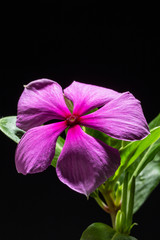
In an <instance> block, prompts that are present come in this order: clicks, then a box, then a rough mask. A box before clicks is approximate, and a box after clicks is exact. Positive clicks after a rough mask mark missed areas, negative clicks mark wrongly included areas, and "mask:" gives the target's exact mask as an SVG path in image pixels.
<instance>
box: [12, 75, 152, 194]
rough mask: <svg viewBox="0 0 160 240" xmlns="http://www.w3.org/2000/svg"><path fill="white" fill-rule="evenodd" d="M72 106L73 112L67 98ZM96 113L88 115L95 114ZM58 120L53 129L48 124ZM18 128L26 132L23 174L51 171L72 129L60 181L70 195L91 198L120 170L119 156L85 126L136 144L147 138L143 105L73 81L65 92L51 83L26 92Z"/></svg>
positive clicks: (20, 162)
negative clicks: (62, 140)
mask: <svg viewBox="0 0 160 240" xmlns="http://www.w3.org/2000/svg"><path fill="white" fill-rule="evenodd" d="M64 97H65V98H66V99H68V100H70V101H71V102H72V103H73V112H72V111H70V110H69V108H68V107H67V105H66V102H65V98H64ZM95 108H98V109H97V110H96V111H94V112H92V113H89V111H91V110H92V109H95ZM50 120H57V122H55V123H50V124H46V125H43V124H44V123H47V122H48V121H50ZM16 124H17V126H18V127H19V128H21V129H23V130H25V131H26V133H25V134H24V135H23V137H22V139H21V140H20V142H19V144H18V146H17V149H16V155H15V163H16V168H17V171H18V172H19V173H22V174H24V175H25V174H32V173H38V172H42V171H44V170H45V169H46V168H48V167H49V166H50V165H51V162H52V160H53V157H54V154H55V146H56V141H57V138H58V136H59V135H60V134H61V133H62V132H63V131H64V130H65V129H66V128H68V132H67V136H66V140H65V143H64V147H63V149H62V152H61V154H60V156H59V158H58V160H57V166H56V172H57V176H58V178H59V179H60V180H61V181H62V182H63V183H64V184H66V185H68V186H69V187H70V188H71V189H73V190H75V191H77V192H79V193H82V194H85V195H89V194H90V193H91V192H93V191H94V190H95V189H96V188H97V187H99V186H100V185H101V184H102V183H104V181H106V179H107V178H109V177H111V176H112V175H113V174H114V173H115V171H116V170H117V168H118V167H119V165H120V154H119V151H118V150H117V149H114V148H112V147H110V146H108V145H107V144H105V143H104V142H102V141H100V140H98V139H95V138H94V137H92V136H90V135H88V134H87V133H85V132H84V131H83V128H82V126H85V127H89V128H93V129H96V130H99V131H101V132H103V133H105V134H107V135H109V136H111V137H113V138H116V139H121V140H126V141H134V140H140V139H143V138H144V137H146V136H147V135H148V134H149V129H148V125H147V122H146V120H145V117H144V115H143V111H142V108H141V105H140V102H139V101H138V100H137V99H136V98H135V97H134V96H133V95H132V94H131V93H129V92H125V93H118V92H116V91H114V90H111V89H107V88H103V87H98V86H94V85H90V84H84V83H80V82H76V81H74V82H73V83H72V84H71V85H70V86H69V87H67V88H66V89H64V91H63V90H62V88H61V86H60V85H59V84H58V83H57V82H55V81H52V80H49V79H40V80H35V81H33V82H31V83H29V84H28V85H26V86H25V88H24V91H23V93H22V95H21V97H20V99H19V102H18V115H17V123H16Z"/></svg>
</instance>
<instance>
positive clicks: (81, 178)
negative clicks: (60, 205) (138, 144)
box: [56, 125, 120, 195]
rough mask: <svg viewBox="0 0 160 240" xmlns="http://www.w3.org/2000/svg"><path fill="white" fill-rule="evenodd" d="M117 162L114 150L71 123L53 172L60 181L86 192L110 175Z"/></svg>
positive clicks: (117, 154)
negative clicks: (55, 172) (71, 125)
mask: <svg viewBox="0 0 160 240" xmlns="http://www.w3.org/2000/svg"><path fill="white" fill-rule="evenodd" d="M119 164H120V155H119V152H118V150H117V149H114V148H111V147H109V146H107V145H106V144H105V143H103V142H101V141H100V140H97V139H95V138H93V137H91V136H89V135H88V134H86V133H85V132H84V131H83V130H82V129H81V127H80V126H79V125H75V126H73V127H71V128H69V130H68V133H67V138H66V141H65V144H64V147H63V150H62V152H61V154H60V156H59V159H58V162H57V168H56V171H57V175H58V178H59V179H60V180H61V181H62V182H63V183H64V184H66V185H68V186H69V187H70V188H71V189H73V190H75V191H77V192H79V193H83V194H85V195H89V194H90V193H91V192H93V191H94V190H95V189H96V188H97V187H99V186H100V185H101V184H102V183H104V181H105V180H106V179H107V178H109V177H110V176H112V175H113V174H114V172H115V171H116V170H117V168H118V166H119Z"/></svg>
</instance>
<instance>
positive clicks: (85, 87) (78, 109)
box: [64, 81, 121, 115]
mask: <svg viewBox="0 0 160 240" xmlns="http://www.w3.org/2000/svg"><path fill="white" fill-rule="evenodd" d="M64 94H65V97H67V98H68V99H69V100H71V101H72V102H73V105H74V109H73V113H74V114H79V115H82V114H84V113H87V112H89V111H90V110H91V109H94V108H96V107H101V106H103V105H104V104H106V103H108V102H109V101H111V100H113V99H115V98H117V97H118V96H120V95H121V94H120V93H118V92H116V91H114V90H111V89H108V88H104V87H97V86H95V85H91V84H85V83H80V82H76V81H74V82H73V83H72V84H71V85H70V86H69V87H67V88H66V89H64Z"/></svg>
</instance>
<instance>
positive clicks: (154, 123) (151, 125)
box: [149, 113, 160, 130]
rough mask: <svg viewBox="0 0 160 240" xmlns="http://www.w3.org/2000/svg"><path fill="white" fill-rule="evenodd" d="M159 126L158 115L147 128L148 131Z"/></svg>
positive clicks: (159, 119) (159, 115)
mask: <svg viewBox="0 0 160 240" xmlns="http://www.w3.org/2000/svg"><path fill="white" fill-rule="evenodd" d="M158 126H160V113H159V114H158V115H157V117H155V118H154V119H153V120H152V121H151V122H150V124H149V128H150V130H151V129H153V128H155V127H158Z"/></svg>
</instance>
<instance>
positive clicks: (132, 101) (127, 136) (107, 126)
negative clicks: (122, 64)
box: [79, 92, 149, 141]
mask: <svg viewBox="0 0 160 240" xmlns="http://www.w3.org/2000/svg"><path fill="white" fill-rule="evenodd" d="M79 122H80V124H82V125H83V126H87V127H90V128H94V129H97V130H99V131H101V132H104V133H106V134H107V135H109V136H111V137H113V138H117V139H121V140H126V141H132V140H141V139H143V138H144V137H146V136H147V135H148V134H149V128H148V124H147V122H146V119H145V117H144V115H143V110H142V108H141V104H140V102H139V101H138V100H137V99H136V98H135V97H134V96H133V95H132V94H131V93H129V92H126V93H123V94H122V95H121V96H119V97H118V98H116V99H114V100H113V101H110V102H109V103H107V104H106V105H105V106H103V107H102V108H100V109H99V110H97V111H95V112H93V113H91V114H88V115H85V116H82V117H80V119H79Z"/></svg>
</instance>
